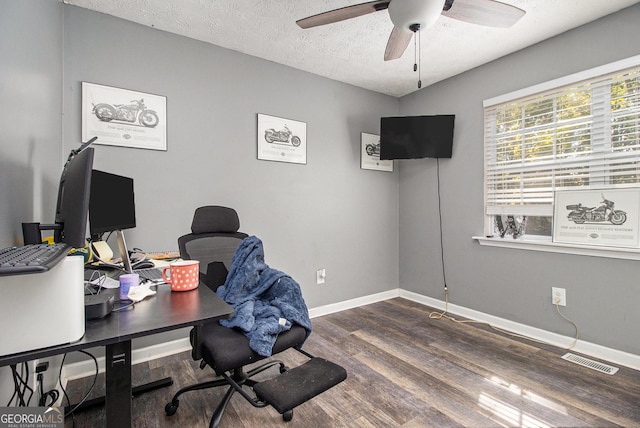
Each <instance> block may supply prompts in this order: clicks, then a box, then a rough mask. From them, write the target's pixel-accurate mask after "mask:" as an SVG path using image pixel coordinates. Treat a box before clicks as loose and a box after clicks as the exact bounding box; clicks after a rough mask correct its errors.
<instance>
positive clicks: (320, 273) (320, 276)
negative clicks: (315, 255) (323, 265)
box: [316, 269, 327, 284]
mask: <svg viewBox="0 0 640 428" xmlns="http://www.w3.org/2000/svg"><path fill="white" fill-rule="evenodd" d="M326 277H327V273H326V272H325V270H324V269H318V270H317V271H316V283H317V284H324V280H325V278H326Z"/></svg>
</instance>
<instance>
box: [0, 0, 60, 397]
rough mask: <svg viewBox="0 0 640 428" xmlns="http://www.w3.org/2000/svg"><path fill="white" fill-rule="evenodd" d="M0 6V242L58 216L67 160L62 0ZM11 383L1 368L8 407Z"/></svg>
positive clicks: (10, 242)
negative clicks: (24, 227) (63, 139)
mask: <svg viewBox="0 0 640 428" xmlns="http://www.w3.org/2000/svg"><path fill="white" fill-rule="evenodd" d="M0 9H1V11H0V40H2V42H0V110H1V111H2V114H0V130H2V131H1V132H0V247H6V246H9V245H13V244H14V243H16V242H17V241H18V240H20V239H22V231H21V229H20V223H21V222H23V221H32V220H36V219H37V220H44V222H47V223H49V222H51V221H53V215H54V207H55V196H54V197H52V196H51V195H52V194H54V193H55V191H56V189H57V186H58V183H57V181H58V179H59V176H60V169H61V167H60V165H62V162H63V159H62V155H61V147H62V144H61V141H60V140H61V135H62V120H61V113H62V91H61V85H60V82H61V81H62V56H61V55H60V52H61V50H62V4H61V3H58V2H55V1H51V2H46V3H45V2H36V1H24V2H23V1H4V0H3V1H2V6H1V7H0ZM1 298H2V296H1V295H0V299H1ZM0 316H1V315H0ZM2 321H3V322H4V326H5V328H6V327H7V322H8V320H5V319H2ZM46 328H48V326H43V329H46ZM53 370H54V369H53V364H52V371H51V372H50V373H52V372H53ZM53 379H55V375H52V380H51V381H49V379H47V382H46V384H45V387H46V388H48V389H50V388H52V387H53ZM11 385H13V380H12V377H11V371H10V370H9V368H8V367H7V368H0V403H2V405H3V406H4V405H6V403H7V402H8V401H9V398H10V397H11V394H12V393H13V388H12V387H11ZM48 389H47V390H48Z"/></svg>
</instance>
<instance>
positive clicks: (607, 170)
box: [484, 57, 640, 216]
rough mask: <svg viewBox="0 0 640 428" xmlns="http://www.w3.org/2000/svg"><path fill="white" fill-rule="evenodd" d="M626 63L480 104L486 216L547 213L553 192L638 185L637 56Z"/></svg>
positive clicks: (639, 67)
mask: <svg viewBox="0 0 640 428" xmlns="http://www.w3.org/2000/svg"><path fill="white" fill-rule="evenodd" d="M630 60H633V61H631V62H635V65H634V66H632V67H627V68H625V69H620V70H615V71H609V72H607V73H606V74H602V68H601V69H594V70H591V71H590V72H585V73H580V74H579V75H575V76H570V77H571V79H570V78H563V79H561V81H554V82H549V83H548V84H544V85H540V86H538V87H536V88H532V89H529V90H524V91H521V92H520V93H518V94H516V95H517V98H513V97H510V96H503V97H500V98H496V99H494V100H488V101H485V110H484V119H485V123H484V141H485V149H484V152H485V159H484V162H485V206H486V214H488V215H494V214H513V215H532V216H551V215H552V214H553V207H552V203H553V193H554V191H557V190H566V189H576V188H577V187H583V188H592V189H594V188H595V189H600V188H611V187H629V186H637V185H639V184H640V57H634V58H632V59H630ZM628 63H629V61H626V62H622V64H624V65H627V66H628ZM618 65H619V64H618ZM610 68H613V67H610ZM598 73H600V74H598ZM588 74H591V75H592V76H589V77H587V78H585V75H588ZM574 78H575V79H579V80H574V81H570V80H573V79H574ZM545 86H546V88H545ZM541 89H542V90H541ZM523 92H529V94H526V95H524V96H522V93H523Z"/></svg>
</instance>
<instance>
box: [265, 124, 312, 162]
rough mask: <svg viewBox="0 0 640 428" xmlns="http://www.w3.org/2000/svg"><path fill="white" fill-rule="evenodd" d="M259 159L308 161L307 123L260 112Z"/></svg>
mask: <svg viewBox="0 0 640 428" xmlns="http://www.w3.org/2000/svg"><path fill="white" fill-rule="evenodd" d="M258 159H260V160H270V161H276V162H289V163H299V164H305V165H306V163H307V124H306V123H305V122H298V121H297V120H291V119H283V118H280V117H275V116H268V115H266V114H260V113H258Z"/></svg>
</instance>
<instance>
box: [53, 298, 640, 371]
mask: <svg viewBox="0 0 640 428" xmlns="http://www.w3.org/2000/svg"><path fill="white" fill-rule="evenodd" d="M394 297H402V298H405V299H407V300H411V301H413V302H416V303H420V304H423V305H426V306H430V307H432V308H434V309H438V310H442V311H444V310H445V302H444V301H442V300H437V299H433V298H431V297H426V296H423V295H421V294H417V293H413V292H411V291H406V290H401V289H399V288H397V289H394V290H389V291H384V292H382V293H377V294H371V295H369V296H364V297H358V298H355V299H351V300H346V301H344V302H338V303H332V304H329V305H324V306H319V307H316V308H312V309H309V316H310V317H311V318H316V317H320V316H323V315H329V314H333V313H336V312H340V311H344V310H347V309H352V308H357V307H360V306H365V305H369V304H372V303H376V302H381V301H384V300H389V299H392V298H394ZM447 310H448V312H450V313H452V314H455V315H458V316H462V317H464V318H469V319H473V320H476V321H482V322H486V323H488V324H491V325H493V326H495V327H498V328H500V329H503V330H506V331H509V332H512V333H516V334H519V335H523V336H527V337H530V338H532V339H536V340H541V341H543V342H546V343H548V344H550V345H553V346H558V347H561V348H563V347H568V346H570V345H571V344H572V343H573V338H572V337H568V336H563V335H560V334H557V333H552V332H549V331H546V330H542V329H539V328H536V327H531V326H528V325H526V324H520V323H517V322H513V321H509V320H507V319H504V318H499V317H496V316H493V315H489V314H485V313H483V312H478V311H475V310H473V309H468V308H465V307H463V306H458V305H454V304H451V303H449V305H448V308H447ZM190 349H191V344H190V343H189V338H188V337H185V338H184V339H178V340H173V341H170V342H166V343H160V344H157V345H152V346H147V347H145V348H140V349H136V350H134V351H133V352H132V363H133V364H138V363H142V362H146V361H150V360H154V359H156V358H162V357H165V356H168V355H173V354H177V353H180V352H184V351H188V350H190ZM572 350H574V351H575V352H579V353H582V354H585V355H589V356H591V357H594V358H598V359H601V360H605V361H608V362H611V363H614V364H619V365H623V366H626V367H630V368H632V369H635V370H640V355H635V354H630V353H628V352H624V351H618V350H616V349H611V348H607V347H604V346H601V345H597V344H595V343H590V342H585V341H583V340H578V342H577V344H576V346H575V347H574V348H573V349H572ZM98 367H99V370H100V372H103V371H104V357H101V358H98ZM94 372H95V364H94V363H93V361H91V360H85V361H79V362H77V363H72V364H68V365H65V367H64V370H63V378H64V379H65V381H68V380H73V379H77V378H81V377H85V376H90V375H92V374H93V373H94Z"/></svg>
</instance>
